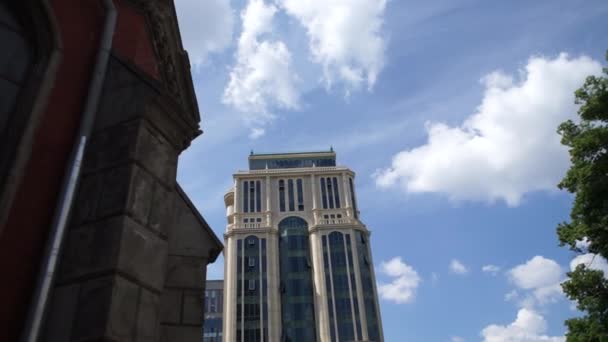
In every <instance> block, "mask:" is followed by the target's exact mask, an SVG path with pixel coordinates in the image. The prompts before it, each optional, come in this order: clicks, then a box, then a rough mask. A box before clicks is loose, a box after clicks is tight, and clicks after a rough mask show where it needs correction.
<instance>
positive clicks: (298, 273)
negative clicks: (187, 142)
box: [223, 150, 383, 342]
mask: <svg viewBox="0 0 608 342" xmlns="http://www.w3.org/2000/svg"><path fill="white" fill-rule="evenodd" d="M354 180H355V174H354V172H353V171H351V170H350V169H348V168H347V167H342V166H336V154H335V153H334V151H333V150H330V151H325V152H307V153H284V154H253V153H252V154H251V155H250V156H249V170H247V171H238V172H237V173H235V174H234V186H233V187H232V188H231V189H230V190H229V191H228V193H227V194H226V195H225V197H224V199H225V204H226V215H227V219H228V225H227V229H226V233H225V235H224V237H225V248H226V250H225V285H224V323H223V333H224V341H226V342H234V341H239V342H241V341H242V342H249V341H273V342H274V341H292V342H297V341H302V342H313V341H320V342H325V341H327V342H334V341H383V333H382V324H381V319H380V310H379V306H378V299H377V298H378V297H377V290H376V285H375V284H376V282H375V276H374V267H373V262H372V257H371V250H370V243H369V238H370V233H369V231H368V229H367V227H366V226H365V225H364V224H363V223H362V222H361V220H360V217H359V211H358V210H357V199H356V192H355V183H354Z"/></svg>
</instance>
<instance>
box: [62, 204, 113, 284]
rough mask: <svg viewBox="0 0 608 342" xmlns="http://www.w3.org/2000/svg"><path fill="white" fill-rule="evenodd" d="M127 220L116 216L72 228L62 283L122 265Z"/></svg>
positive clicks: (63, 262) (68, 236) (63, 263)
mask: <svg viewBox="0 0 608 342" xmlns="http://www.w3.org/2000/svg"><path fill="white" fill-rule="evenodd" d="M123 221H124V218H123V217H117V216H115V217H111V218H109V219H106V220H102V221H98V222H95V223H92V224H88V225H84V226H81V227H79V228H77V229H71V230H69V231H68V235H67V239H66V242H65V247H64V252H63V257H62V258H61V265H60V267H59V274H58V280H59V282H66V281H69V280H70V279H74V278H79V277H83V276H86V275H87V274H96V273H100V272H106V271H110V270H112V269H114V268H115V267H116V265H117V264H118V253H119V249H120V244H121V239H122V229H123Z"/></svg>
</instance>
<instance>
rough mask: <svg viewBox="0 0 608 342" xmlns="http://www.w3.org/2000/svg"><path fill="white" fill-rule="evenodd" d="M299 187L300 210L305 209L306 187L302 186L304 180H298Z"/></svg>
mask: <svg viewBox="0 0 608 342" xmlns="http://www.w3.org/2000/svg"><path fill="white" fill-rule="evenodd" d="M296 183H297V187H298V211H303V210H304V189H303V187H302V180H301V179H298V180H297V181H296Z"/></svg>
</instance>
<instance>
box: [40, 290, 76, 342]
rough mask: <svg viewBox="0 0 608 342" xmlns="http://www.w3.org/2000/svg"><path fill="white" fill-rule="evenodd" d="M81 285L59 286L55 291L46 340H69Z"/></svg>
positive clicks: (44, 336) (45, 341) (47, 341)
mask: <svg viewBox="0 0 608 342" xmlns="http://www.w3.org/2000/svg"><path fill="white" fill-rule="evenodd" d="M79 291H80V285H79V284H74V285H67V286H59V287H57V288H55V290H54V291H53V298H52V299H51V304H50V309H49V312H48V314H47V320H46V324H45V330H44V332H43V334H42V335H43V338H42V341H44V342H69V341H70V335H71V333H72V325H73V322H74V319H75V316H74V315H75V314H76V305H77V304H78V294H79Z"/></svg>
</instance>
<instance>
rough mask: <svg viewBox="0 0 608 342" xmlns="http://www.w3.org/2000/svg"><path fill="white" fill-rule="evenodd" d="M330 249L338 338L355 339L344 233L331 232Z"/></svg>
mask: <svg viewBox="0 0 608 342" xmlns="http://www.w3.org/2000/svg"><path fill="white" fill-rule="evenodd" d="M329 250H330V258H331V275H332V280H333V297H334V302H335V306H336V311H335V316H336V321H337V323H338V339H339V340H340V341H352V340H354V339H355V336H354V329H353V323H354V322H353V315H352V311H351V298H350V287H349V273H348V270H347V267H346V262H347V261H346V260H347V258H346V249H345V242H344V235H343V234H342V233H340V232H332V233H331V234H329Z"/></svg>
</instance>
